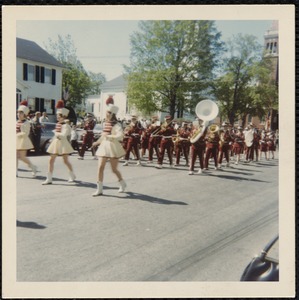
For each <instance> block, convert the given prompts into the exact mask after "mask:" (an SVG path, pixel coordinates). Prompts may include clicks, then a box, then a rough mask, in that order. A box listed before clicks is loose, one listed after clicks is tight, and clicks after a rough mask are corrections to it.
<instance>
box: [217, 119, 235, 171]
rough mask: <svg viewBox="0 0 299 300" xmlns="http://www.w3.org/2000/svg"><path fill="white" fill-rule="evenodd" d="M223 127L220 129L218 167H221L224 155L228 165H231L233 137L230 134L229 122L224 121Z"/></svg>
mask: <svg viewBox="0 0 299 300" xmlns="http://www.w3.org/2000/svg"><path fill="white" fill-rule="evenodd" d="M222 126H223V129H221V130H220V131H219V139H220V141H219V160H218V167H219V168H221V165H222V160H223V156H225V159H226V167H229V157H230V150H231V144H232V137H231V135H230V130H229V124H228V123H227V122H223V123H222Z"/></svg>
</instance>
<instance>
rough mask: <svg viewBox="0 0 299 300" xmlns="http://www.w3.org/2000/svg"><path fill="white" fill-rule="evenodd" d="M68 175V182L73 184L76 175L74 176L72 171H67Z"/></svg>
mask: <svg viewBox="0 0 299 300" xmlns="http://www.w3.org/2000/svg"><path fill="white" fill-rule="evenodd" d="M69 174H70V178H69V180H68V182H74V181H75V179H76V175H75V174H74V172H73V171H69Z"/></svg>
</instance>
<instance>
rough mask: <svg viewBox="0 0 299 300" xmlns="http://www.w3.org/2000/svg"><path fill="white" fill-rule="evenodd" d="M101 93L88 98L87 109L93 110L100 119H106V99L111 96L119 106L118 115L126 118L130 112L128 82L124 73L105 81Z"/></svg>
mask: <svg viewBox="0 0 299 300" xmlns="http://www.w3.org/2000/svg"><path fill="white" fill-rule="evenodd" d="M100 88H101V94H100V95H91V96H89V97H88V98H87V101H86V105H87V111H89V112H92V113H93V114H94V115H95V117H96V118H97V119H98V120H103V119H105V116H106V100H107V99H108V98H109V96H112V97H113V99H114V104H115V105H116V106H118V107H119V111H118V113H117V117H118V118H120V119H123V118H125V116H126V115H127V113H128V104H127V94H126V88H127V82H126V81H125V79H124V76H123V75H120V76H118V77H116V78H114V79H112V80H110V81H107V82H105V83H103V84H102V85H101V86H100Z"/></svg>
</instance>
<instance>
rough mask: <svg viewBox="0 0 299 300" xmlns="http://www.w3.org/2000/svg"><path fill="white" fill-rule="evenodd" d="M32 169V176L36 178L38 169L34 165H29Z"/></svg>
mask: <svg viewBox="0 0 299 300" xmlns="http://www.w3.org/2000/svg"><path fill="white" fill-rule="evenodd" d="M29 167H30V169H31V174H32V176H33V177H36V172H37V167H36V166H35V165H33V164H30V165H29Z"/></svg>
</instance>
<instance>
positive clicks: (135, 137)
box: [123, 116, 142, 166]
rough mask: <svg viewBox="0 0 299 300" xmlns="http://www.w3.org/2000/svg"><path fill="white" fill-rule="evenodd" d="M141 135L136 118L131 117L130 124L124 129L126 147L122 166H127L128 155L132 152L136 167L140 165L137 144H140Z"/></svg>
mask: <svg viewBox="0 0 299 300" xmlns="http://www.w3.org/2000/svg"><path fill="white" fill-rule="evenodd" d="M141 133H142V128H141V126H140V124H139V123H138V121H137V117H136V116H132V117H131V123H130V124H129V126H127V128H126V129H125V135H126V136H127V147H126V155H125V162H124V164H123V166H127V165H128V164H129V159H130V153H131V151H132V150H133V151H134V154H135V156H136V159H137V165H138V166H140V165H141V161H140V153H139V144H140V136H141Z"/></svg>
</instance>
